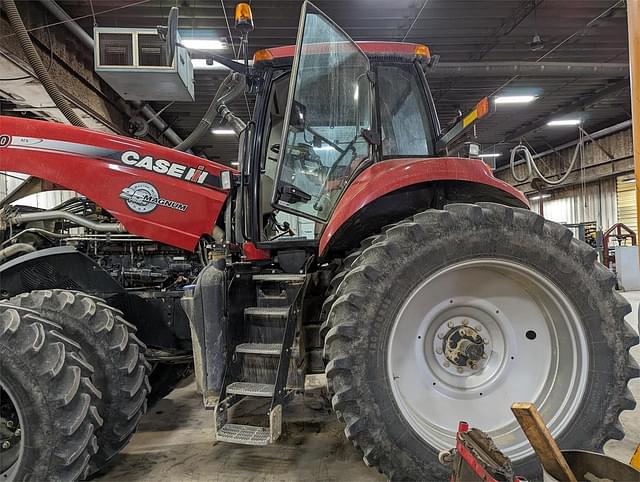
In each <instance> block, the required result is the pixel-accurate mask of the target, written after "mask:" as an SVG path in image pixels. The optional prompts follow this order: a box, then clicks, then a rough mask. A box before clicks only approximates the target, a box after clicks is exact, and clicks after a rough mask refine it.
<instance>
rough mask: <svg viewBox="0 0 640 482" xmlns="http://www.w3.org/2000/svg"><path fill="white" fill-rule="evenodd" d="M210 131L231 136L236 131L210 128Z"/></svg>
mask: <svg viewBox="0 0 640 482" xmlns="http://www.w3.org/2000/svg"><path fill="white" fill-rule="evenodd" d="M211 133H212V134H216V135H221V136H231V135H234V134H235V133H236V132H235V131H234V130H233V129H211Z"/></svg>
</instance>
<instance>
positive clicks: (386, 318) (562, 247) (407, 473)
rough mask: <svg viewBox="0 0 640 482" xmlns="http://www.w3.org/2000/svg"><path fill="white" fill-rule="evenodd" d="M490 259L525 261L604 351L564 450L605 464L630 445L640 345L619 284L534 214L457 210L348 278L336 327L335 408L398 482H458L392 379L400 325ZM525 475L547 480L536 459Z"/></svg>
mask: <svg viewBox="0 0 640 482" xmlns="http://www.w3.org/2000/svg"><path fill="white" fill-rule="evenodd" d="M478 256H491V257H495V258H502V259H509V260H513V261H519V262H521V263H524V264H526V265H528V266H530V267H533V268H534V269H536V270H537V271H539V272H541V273H542V274H543V275H545V276H546V277H548V278H549V279H551V280H552V281H553V282H555V284H556V285H558V286H560V287H561V288H562V290H563V291H564V292H565V294H566V295H568V297H569V298H570V299H571V300H572V301H573V303H574V305H575V307H576V309H577V310H578V312H579V314H580V316H581V319H582V320H583V323H584V324H585V327H586V330H585V331H586V332H587V336H589V337H590V341H591V343H588V346H590V347H596V348H597V349H598V351H593V352H592V353H590V360H591V361H590V363H591V367H592V370H591V371H590V377H589V380H588V381H587V388H586V391H585V393H586V395H585V399H584V400H583V402H582V404H581V406H580V408H579V409H578V412H577V414H576V416H575V421H576V422H577V423H570V424H569V427H570V428H569V429H568V430H567V431H565V432H564V433H563V434H561V435H560V437H558V443H559V445H560V446H561V447H562V448H573V449H578V448H580V449H585V450H593V451H596V452H599V451H601V450H602V448H603V445H604V443H605V442H606V441H607V440H610V439H618V440H619V439H621V438H622V437H623V436H624V433H623V432H622V427H621V424H620V422H619V419H618V418H619V415H620V413H621V412H622V411H623V410H632V409H633V408H634V407H635V401H634V399H633V396H632V395H631V393H630V391H629V389H628V388H627V383H628V381H629V380H630V379H632V378H636V377H638V376H639V375H640V371H639V369H638V365H637V364H636V362H635V361H634V360H633V358H631V356H630V354H629V349H630V347H631V346H633V345H636V344H637V343H638V336H637V335H636V334H635V333H634V332H633V330H632V329H631V328H630V327H629V326H628V325H627V324H626V322H625V321H624V317H625V315H626V314H628V313H629V312H630V311H631V307H630V306H629V304H628V303H627V302H626V301H625V300H624V298H622V297H621V296H620V295H619V294H617V293H615V292H614V291H613V288H614V285H615V276H614V275H613V274H612V273H611V272H610V271H609V270H607V269H606V268H605V267H604V266H602V265H601V264H600V263H598V262H597V255H596V252H595V251H594V250H593V249H592V248H591V247H590V246H589V245H587V244H585V243H583V242H581V241H578V240H575V239H573V235H572V233H571V231H570V230H569V229H567V228H565V227H564V226H561V225H559V224H556V223H553V222H550V221H546V220H545V219H544V218H543V217H541V216H539V215H538V214H536V213H534V212H531V211H528V210H526V209H519V208H510V207H506V206H503V205H499V204H493V203H478V204H477V205H474V204H451V205H448V206H446V207H445V208H444V210H428V211H425V212H422V213H420V214H417V215H415V216H413V217H412V218H409V219H407V220H406V221H404V222H402V223H397V224H395V225H393V226H391V227H390V228H389V229H387V230H386V231H385V232H384V233H383V234H381V235H379V236H378V238H377V239H375V240H374V241H373V242H372V243H371V245H370V246H369V247H368V248H367V249H365V250H363V251H362V253H361V254H360V256H359V257H358V258H357V259H356V260H354V261H353V263H352V265H351V267H350V268H349V269H347V271H348V272H346V273H345V274H344V276H343V277H342V281H341V282H340V283H339V286H338V288H337V292H336V299H335V301H334V302H333V304H332V306H331V310H330V313H329V316H328V320H327V325H328V326H327V328H328V331H327V335H326V338H325V350H326V353H327V354H328V358H329V363H328V365H327V368H326V375H327V379H328V381H329V383H330V384H331V386H332V388H333V390H334V392H335V393H334V395H333V398H332V404H333V408H334V410H335V411H336V412H339V413H340V414H341V415H342V417H343V418H344V420H345V423H346V427H345V434H346V436H347V437H348V438H349V439H350V440H352V442H353V444H354V445H355V446H356V447H357V448H358V449H359V450H360V451H361V452H362V453H363V459H364V461H365V463H366V464H367V465H368V466H375V467H377V468H378V470H379V471H380V472H382V473H384V474H385V475H386V476H387V477H389V478H390V479H392V480H425V479H433V480H445V479H447V470H446V468H445V467H444V466H443V465H441V464H440V463H439V462H438V453H437V451H436V450H435V449H434V448H432V447H431V446H429V445H428V444H426V443H425V442H424V441H423V440H422V439H421V438H420V437H418V435H417V434H416V433H415V432H414V431H413V429H412V428H411V427H410V425H409V424H408V423H407V422H406V421H405V420H404V418H403V416H402V415H401V412H400V410H399V409H398V407H397V404H396V403H395V401H394V399H393V395H392V393H391V389H390V384H389V382H388V379H387V373H386V370H385V369H384V368H383V367H385V366H386V353H387V342H388V338H389V336H388V334H389V331H390V329H391V327H392V325H393V320H394V318H395V313H396V312H397V311H398V309H399V308H400V306H401V305H402V303H403V301H404V300H405V299H406V298H407V296H408V295H409V294H410V293H411V291H412V290H413V289H414V287H415V286H416V285H417V284H418V283H419V281H420V280H422V279H424V278H425V277H426V276H428V275H429V274H432V273H434V272H436V271H438V270H440V269H442V268H444V267H445V266H448V265H451V264H453V263H455V262H460V261H463V260H465V259H473V258H475V257H478ZM603 340H606V343H602V341H603ZM376 379H377V380H378V382H377V383H366V380H376ZM461 416H463V414H462V415H461ZM478 428H480V429H482V427H478ZM514 469H515V473H516V474H518V475H523V476H525V477H527V478H530V479H536V478H538V477H539V476H540V469H539V465H538V463H537V461H536V460H535V456H530V457H528V458H527V459H525V460H523V461H521V462H519V463H516V464H514Z"/></svg>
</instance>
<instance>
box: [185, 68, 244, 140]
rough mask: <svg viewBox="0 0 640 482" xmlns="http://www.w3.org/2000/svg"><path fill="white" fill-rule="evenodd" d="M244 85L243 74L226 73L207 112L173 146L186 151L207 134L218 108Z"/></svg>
mask: <svg viewBox="0 0 640 482" xmlns="http://www.w3.org/2000/svg"><path fill="white" fill-rule="evenodd" d="M245 85H246V84H245V80H244V76H242V75H240V74H238V73H235V72H234V73H232V74H229V75H227V77H225V79H224V80H223V81H222V83H221V84H220V87H218V90H217V91H216V93H215V95H214V96H213V100H212V101H211V104H209V108H208V109H207V112H205V114H204V116H203V117H202V119H200V122H199V123H198V125H197V126H196V128H195V129H194V130H193V131H192V132H191V134H189V137H187V138H186V139H185V140H184V141H182V142H181V143H180V144H178V145H177V146H176V147H175V148H176V149H177V150H178V151H186V150H187V149H189V148H191V147H192V146H193V145H194V144H195V143H196V142H198V140H199V139H200V138H201V137H202V136H204V135H205V134H207V133H208V132H209V129H210V128H211V126H212V125H213V121H214V120H215V119H216V117H217V115H218V109H219V108H220V107H221V106H222V105H224V104H225V103H226V102H229V101H231V100H233V99H235V98H236V97H237V96H238V95H239V94H241V93H242V91H243V90H244V88H245ZM234 130H235V129H234Z"/></svg>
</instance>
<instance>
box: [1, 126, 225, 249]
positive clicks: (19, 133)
mask: <svg viewBox="0 0 640 482" xmlns="http://www.w3.org/2000/svg"><path fill="white" fill-rule="evenodd" d="M223 170H228V168H227V167H225V166H222V165H220V164H216V163H213V162H210V161H208V160H206V159H202V158H200V157H197V156H194V155H191V154H187V153H184V152H180V151H176V150H173V149H169V148H167V147H162V146H159V145H155V144H151V143H148V142H143V141H139V140H135V139H131V138H128V137H123V136H116V135H111V134H105V133H102V132H96V131H92V130H89V129H82V128H79V127H73V126H68V125H63V124H56V123H50V122H43V121H37V120H31V119H21V118H17V117H3V116H0V171H13V172H19V173H23V174H27V175H30V176H34V177H37V178H39V179H44V180H46V181H47V182H48V183H51V184H53V185H55V186H56V187H61V186H62V187H64V188H66V189H69V190H71V191H76V192H78V193H80V194H82V195H84V196H86V197H87V198H89V199H91V200H92V201H94V202H95V203H96V204H98V205H99V206H100V207H102V208H103V209H105V210H106V211H108V212H109V213H111V214H112V215H113V216H114V217H115V218H116V219H117V220H118V221H119V222H120V223H122V224H123V225H124V227H125V229H126V230H127V231H128V232H130V233H133V234H137V235H139V236H144V237H146V238H149V239H153V240H155V241H159V242H162V243H164V244H168V245H171V246H175V247H178V248H182V249H186V250H190V251H193V250H194V249H195V247H196V245H197V243H198V240H199V239H200V238H201V237H202V236H203V235H205V234H211V233H212V231H213V227H214V224H215V222H216V220H217V219H218V217H219V215H220V212H221V209H222V206H223V204H224V202H225V200H226V198H227V195H228V193H227V191H224V190H223V189H222V187H221V183H220V173H221V172H222V171H223Z"/></svg>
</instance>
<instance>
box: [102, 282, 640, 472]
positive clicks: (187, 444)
mask: <svg viewBox="0 0 640 482" xmlns="http://www.w3.org/2000/svg"><path fill="white" fill-rule="evenodd" d="M624 296H625V297H627V299H629V301H630V302H631V304H632V306H633V312H632V313H631V314H630V315H629V316H628V317H627V321H628V322H629V324H630V325H631V326H632V327H633V328H634V330H637V328H638V304H639V303H640V292H629V293H624ZM632 354H633V356H634V357H635V358H636V360H638V361H639V362H640V345H639V346H635V347H634V348H633V349H632ZM629 386H630V388H631V391H632V392H633V394H634V396H635V398H636V400H638V401H639V402H640V379H635V380H633V381H632V382H631V383H630V385H629ZM327 406H328V405H327V403H326V400H324V399H323V397H322V395H321V394H320V393H315V394H311V395H307V396H305V397H298V398H297V399H296V400H295V401H294V402H293V403H292V404H291V405H289V406H288V407H287V410H286V418H285V421H286V422H285V429H284V434H283V436H282V438H281V439H280V440H279V442H278V443H277V444H275V445H272V446H268V447H249V446H241V445H230V444H225V443H216V442H215V441H214V434H213V415H212V413H211V412H207V411H204V410H203V409H202V404H201V401H200V397H199V395H197V394H196V393H195V390H194V384H193V383H190V384H187V386H185V387H182V388H179V389H177V390H175V391H174V392H173V393H172V394H171V395H170V396H169V397H168V398H166V399H164V400H161V401H160V402H159V403H158V404H157V405H156V406H155V407H153V409H151V410H150V412H149V413H148V414H147V416H146V417H145V419H144V420H143V421H142V423H141V424H140V427H139V428H138V433H137V434H136V435H135V436H134V438H133V440H132V441H131V443H130V444H129V445H128V446H127V448H125V450H124V451H123V452H122V453H121V454H120V455H118V456H117V457H115V458H114V460H113V461H112V463H111V464H110V465H109V466H108V467H107V468H106V469H105V471H104V472H103V473H102V474H101V475H100V476H99V477H96V478H95V479H94V480H127V481H134V480H140V481H143V480H144V481H147V480H149V481H150V480H153V481H156V480H172V481H173V480H180V481H187V480H208V481H217V480H224V481H236V480H238V481H240V480H242V481H246V480H260V481H285V480H286V481H293V480H323V481H329V480H336V481H338V480H340V481H342V480H344V481H358V480H367V481H369V480H384V478H383V477H382V476H380V474H378V473H377V471H375V470H373V469H369V468H367V467H366V466H365V465H364V464H363V462H362V459H361V457H360V455H359V453H358V452H357V450H356V449H355V448H354V447H353V446H352V445H351V443H349V442H348V441H347V440H346V439H345V437H344V434H343V433H342V426H341V425H340V424H339V423H338V422H337V421H336V418H335V416H334V415H333V414H332V413H330V412H329V411H328V409H327ZM621 420H622V425H623V426H624V429H625V433H626V437H625V438H624V440H622V441H611V442H609V443H607V445H606V446H605V453H607V454H608V455H611V456H612V457H615V458H617V459H619V460H622V461H624V462H628V461H629V459H630V458H631V455H632V454H633V451H634V449H635V447H636V446H637V445H638V444H639V443H640V403H639V406H638V407H637V408H636V409H635V410H634V411H629V412H624V413H623V414H622V416H621Z"/></svg>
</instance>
